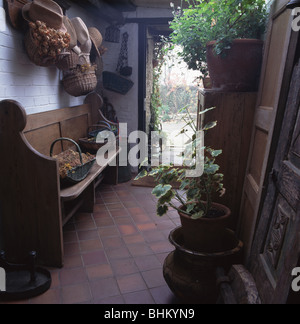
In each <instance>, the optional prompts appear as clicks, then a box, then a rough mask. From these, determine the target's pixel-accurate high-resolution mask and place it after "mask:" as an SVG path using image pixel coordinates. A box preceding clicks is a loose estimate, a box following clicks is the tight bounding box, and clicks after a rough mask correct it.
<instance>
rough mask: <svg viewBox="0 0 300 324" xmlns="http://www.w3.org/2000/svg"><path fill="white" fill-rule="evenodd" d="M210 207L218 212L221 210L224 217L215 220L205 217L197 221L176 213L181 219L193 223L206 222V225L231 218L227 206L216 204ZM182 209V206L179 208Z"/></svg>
mask: <svg viewBox="0 0 300 324" xmlns="http://www.w3.org/2000/svg"><path fill="white" fill-rule="evenodd" d="M203 203H204V204H206V203H205V202H203ZM212 206H213V207H217V208H216V209H218V210H223V211H224V213H225V215H224V216H220V217H216V218H205V217H202V218H199V219H192V218H191V217H190V216H188V215H186V214H184V213H181V212H178V213H179V215H180V216H181V217H184V218H186V219H189V220H191V221H195V222H197V221H202V222H207V223H209V222H211V223H213V222H216V221H222V220H225V219H228V218H229V217H230V216H231V210H230V209H229V208H228V207H227V206H225V205H221V204H217V203H212ZM182 207H183V206H181V207H179V209H182V210H183V208H182Z"/></svg>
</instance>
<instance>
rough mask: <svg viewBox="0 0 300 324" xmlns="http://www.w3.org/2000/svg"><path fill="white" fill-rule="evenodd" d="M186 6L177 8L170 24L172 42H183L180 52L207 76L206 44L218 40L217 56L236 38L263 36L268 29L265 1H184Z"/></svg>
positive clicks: (185, 59)
mask: <svg viewBox="0 0 300 324" xmlns="http://www.w3.org/2000/svg"><path fill="white" fill-rule="evenodd" d="M183 1H185V2H187V3H188V4H189V7H188V8H187V9H181V8H177V9H175V8H174V20H173V21H172V22H171V23H170V27H171V29H172V31H173V32H172V34H171V37H170V41H171V43H173V44H174V45H180V46H181V48H182V50H181V51H180V53H179V55H180V56H181V57H182V58H183V59H184V61H185V62H186V63H187V64H188V66H189V68H190V69H193V70H199V71H200V72H201V73H202V75H203V77H204V76H206V75H207V64H206V45H207V43H208V42H210V41H216V46H215V52H216V54H217V55H223V56H224V55H226V51H227V50H228V49H230V47H231V44H232V41H233V40H234V39H237V38H255V39H260V38H261V37H262V35H263V34H264V32H265V28H266V22H267V15H268V10H267V5H266V2H265V0H183Z"/></svg>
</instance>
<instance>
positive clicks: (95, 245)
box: [80, 239, 103, 252]
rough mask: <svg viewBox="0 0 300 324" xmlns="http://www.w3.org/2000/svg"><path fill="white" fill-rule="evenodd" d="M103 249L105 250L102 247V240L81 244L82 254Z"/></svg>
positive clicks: (82, 242)
mask: <svg viewBox="0 0 300 324" xmlns="http://www.w3.org/2000/svg"><path fill="white" fill-rule="evenodd" d="M102 248H103V246H102V243H101V241H100V239H93V240H87V241H81V242H80V250H81V252H88V251H97V250H100V249H102Z"/></svg>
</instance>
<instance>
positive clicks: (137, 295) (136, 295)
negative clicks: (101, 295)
mask: <svg viewBox="0 0 300 324" xmlns="http://www.w3.org/2000/svg"><path fill="white" fill-rule="evenodd" d="M123 297H124V299H125V303H126V304H130V305H151V304H155V302H154V299H153V298H152V296H151V294H150V293H149V291H148V290H143V291H137V292H133V293H129V294H125V295H123Z"/></svg>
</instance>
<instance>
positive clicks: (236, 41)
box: [207, 38, 264, 46]
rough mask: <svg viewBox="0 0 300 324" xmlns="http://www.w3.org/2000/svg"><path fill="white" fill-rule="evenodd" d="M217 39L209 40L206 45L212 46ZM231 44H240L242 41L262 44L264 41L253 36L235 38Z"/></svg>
mask: <svg viewBox="0 0 300 324" xmlns="http://www.w3.org/2000/svg"><path fill="white" fill-rule="evenodd" d="M216 42H217V41H215V40H214V41H210V42H208V43H207V46H213V45H215V44H216ZM232 43H233V44H242V43H253V44H255V43H256V44H263V43H264V41H263V40H261V39H255V38H236V39H234V40H233V42H232Z"/></svg>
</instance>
